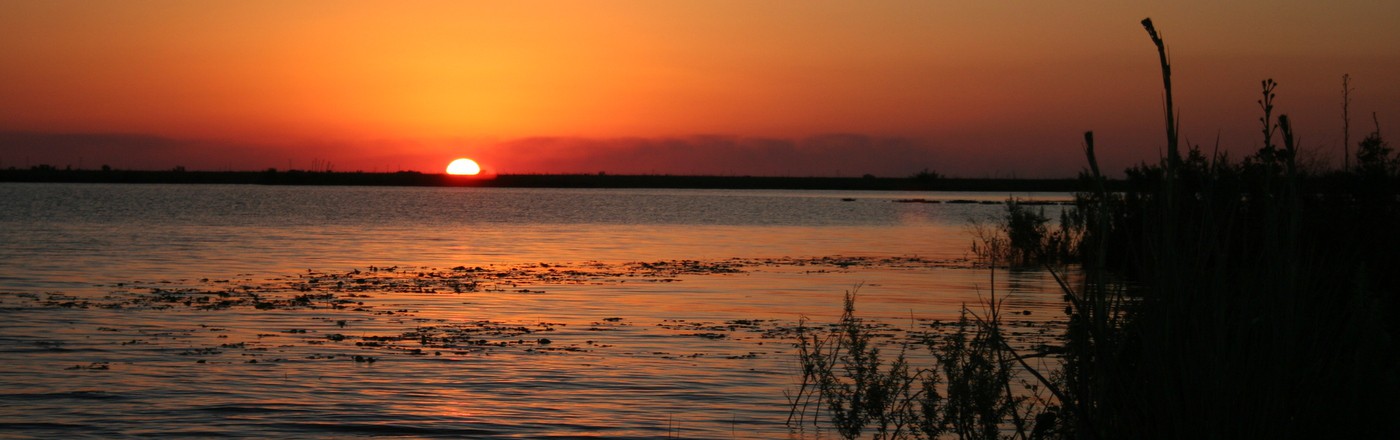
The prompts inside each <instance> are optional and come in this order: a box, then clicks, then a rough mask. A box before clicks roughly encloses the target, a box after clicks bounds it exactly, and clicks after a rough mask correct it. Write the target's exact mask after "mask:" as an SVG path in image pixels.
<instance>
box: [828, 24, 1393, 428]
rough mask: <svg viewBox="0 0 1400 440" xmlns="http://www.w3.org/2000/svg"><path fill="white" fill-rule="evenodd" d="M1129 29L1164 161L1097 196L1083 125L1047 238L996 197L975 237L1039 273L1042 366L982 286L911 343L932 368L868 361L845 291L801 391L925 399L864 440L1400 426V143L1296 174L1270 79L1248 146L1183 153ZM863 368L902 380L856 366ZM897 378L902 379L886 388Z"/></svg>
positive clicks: (1155, 38) (1289, 124)
mask: <svg viewBox="0 0 1400 440" xmlns="http://www.w3.org/2000/svg"><path fill="white" fill-rule="evenodd" d="M1143 25H1144V27H1145V28H1146V30H1147V31H1148V34H1149V36H1150V37H1151V39H1152V42H1153V44H1154V45H1155V46H1156V48H1157V50H1158V53H1159V56H1160V60H1161V64H1162V73H1163V80H1164V92H1165V100H1166V125H1167V143H1168V149H1167V154H1166V157H1164V158H1162V159H1161V160H1160V161H1158V162H1157V163H1155V164H1150V165H1149V164H1143V165H1140V166H1137V167H1133V168H1131V169H1129V170H1127V173H1126V174H1127V179H1126V182H1125V187H1126V188H1127V189H1126V190H1125V191H1121V192H1116V193H1110V192H1108V191H1106V190H1105V187H1106V185H1105V178H1104V176H1103V175H1102V173H1101V172H1100V170H1099V167H1098V163H1097V159H1096V155H1095V151H1094V150H1095V145H1094V138H1093V134H1092V132H1089V133H1086V134H1085V140H1084V144H1085V145H1084V146H1085V155H1086V158H1087V160H1088V164H1089V170H1088V171H1087V172H1085V173H1084V174H1083V175H1082V176H1081V180H1082V181H1083V182H1084V184H1085V190H1084V191H1083V192H1081V193H1079V194H1078V195H1077V196H1076V206H1075V208H1074V209H1073V210H1072V211H1073V212H1071V213H1070V214H1067V215H1066V216H1065V217H1063V218H1062V219H1061V222H1060V226H1059V228H1060V229H1059V230H1060V231H1066V232H1063V234H1064V235H1063V240H1062V241H1060V242H1057V241H1056V240H1060V239H1052V238H1048V237H1052V236H1053V235H1054V234H1052V233H1051V232H1050V229H1048V226H1047V223H1048V219H1046V218H1045V217H1044V215H1043V214H1039V213H1036V212H1030V211H1027V210H1023V209H1022V208H1021V207H1018V206H1017V205H1016V204H1015V203H1009V204H1008V212H1007V217H1006V219H1005V220H1004V222H1003V223H1001V224H1000V227H999V228H986V229H984V230H983V231H982V232H984V233H983V234H979V237H980V238H979V240H978V244H977V245H975V246H978V249H977V252H976V253H977V254H978V255H979V256H982V257H984V258H988V259H991V260H992V262H993V263H995V262H996V261H1002V262H1005V263H1008V264H1023V265H1024V264H1041V265H1043V267H1045V268H1046V269H1047V270H1049V271H1050V273H1051V274H1053V275H1054V276H1055V279H1056V280H1057V281H1058V282H1059V285H1060V287H1061V289H1062V290H1063V293H1064V295H1065V300H1066V302H1067V306H1068V311H1069V312H1070V320H1069V325H1068V326H1067V328H1066V330H1065V335H1064V346H1063V347H1059V348H1058V351H1059V352H1060V353H1061V354H1060V356H1059V357H1058V359H1059V363H1058V365H1057V366H1055V367H1052V368H1050V370H1048V371H1041V370H1039V369H1037V368H1032V366H1031V365H1029V364H1028V363H1026V362H1025V361H1024V360H1025V359H1026V358H1027V357H1028V356H1022V355H1018V354H1017V353H1016V351H1015V350H1014V349H1012V348H1011V347H1010V346H1009V345H1007V344H1006V343H1005V340H1004V339H1003V338H1002V336H1001V332H1000V331H999V327H1000V323H999V319H1000V316H999V313H998V312H997V310H998V307H999V303H998V301H997V299H996V296H995V294H994V292H993V294H992V295H991V296H990V298H989V299H988V300H987V301H986V302H985V303H984V310H985V311H984V313H983V314H980V315H979V314H976V313H973V312H972V311H971V310H968V309H967V308H964V311H963V315H962V318H961V319H960V320H959V323H958V327H957V331H955V332H953V333H951V334H947V335H945V336H942V337H939V338H937V339H938V341H939V342H928V341H923V342H922V343H921V348H924V349H927V350H930V352H931V353H932V355H933V357H934V358H935V359H936V361H937V364H938V365H937V366H936V367H911V366H909V365H907V363H906V361H905V360H904V357H903V355H902V353H901V356H899V357H898V358H896V361H895V362H894V363H892V364H891V366H890V367H888V368H886V369H884V370H881V365H882V363H881V361H880V358H879V356H878V352H872V351H871V350H872V349H871V348H869V347H871V345H870V344H869V343H868V340H867V339H863V338H865V336H862V335H861V334H860V333H861V327H860V326H859V325H858V324H859V321H858V320H855V319H854V318H853V313H852V311H853V303H854V299H853V297H852V296H848V298H847V307H846V316H844V317H843V319H842V323H841V324H840V326H839V327H840V331H836V332H832V333H831V334H830V335H828V336H827V338H828V339H825V340H824V343H823V345H820V346H818V345H817V344H816V342H817V341H818V340H817V339H816V338H812V339H810V341H809V340H804V342H803V344H804V345H805V346H807V347H808V348H806V349H804V350H803V351H802V353H803V357H804V358H806V357H808V356H812V355H814V354H815V355H817V357H820V358H822V359H825V360H824V361H822V362H825V363H824V364H822V365H825V366H827V367H828V369H827V370H822V369H817V370H814V371H816V373H815V376H814V378H815V379H816V380H817V383H819V384H823V385H818V386H816V387H813V388H812V389H813V390H814V391H812V392H814V393H817V394H821V395H823V396H825V395H826V394H835V395H839V396H842V397H836V398H834V399H833V398H828V401H830V402H831V403H843V402H854V401H856V400H857V399H860V398H863V397H859V396H868V395H871V393H872V392H876V393H878V392H887V391H888V390H889V389H887V390H886V391H870V390H862V389H861V388H860V387H859V386H856V387H848V386H845V385H842V384H845V383H848V382H849V383H864V384H876V385H877V386H887V385H888V386H893V387H894V388H890V389H893V390H896V391H907V390H910V389H912V390H914V391H913V392H912V393H907V392H906V394H908V395H910V396H913V397H917V398H922V399H924V400H923V401H927V402H929V403H928V404H929V405H931V407H932V408H934V410H931V411H925V412H922V413H916V414H915V416H916V418H915V419H914V421H913V422H902V423H900V424H896V426H932V427H933V428H934V429H928V430H923V431H908V432H905V431H899V430H894V431H883V430H881V431H878V434H877V436H876V437H877V438H886V437H888V438H896V437H900V435H903V436H904V437H910V438H932V437H938V436H940V435H942V436H956V437H958V438H1084V439H1119V438H1134V439H1145V438H1400V423H1397V421H1396V420H1395V419H1394V417H1393V416H1394V413H1395V411H1396V410H1397V409H1400V405H1397V404H1396V403H1395V402H1396V398H1397V395H1400V354H1397V353H1398V351H1397V349H1396V344H1395V341H1396V337H1397V336H1400V328H1397V325H1396V320H1395V319H1394V317H1395V316H1396V314H1397V313H1400V271H1396V270H1393V268H1392V266H1393V265H1394V263H1395V261H1397V258H1396V257H1397V256H1400V252H1397V251H1400V199H1397V195H1398V194H1400V157H1396V156H1395V153H1394V152H1393V150H1391V149H1390V148H1389V145H1388V144H1386V143H1385V141H1384V139H1383V138H1382V137H1381V133H1380V128H1379V127H1377V128H1376V130H1375V132H1373V133H1372V134H1371V135H1368V136H1367V137H1366V138H1365V139H1363V140H1362V141H1361V142H1360V143H1359V144H1358V145H1357V157H1356V158H1355V159H1356V162H1355V165H1354V167H1352V168H1350V169H1348V170H1342V171H1335V172H1332V173H1330V174H1326V175H1308V174H1306V173H1305V172H1303V171H1301V170H1300V167H1299V166H1298V165H1297V156H1298V154H1297V152H1298V151H1299V143H1300V140H1299V139H1298V138H1297V136H1296V135H1295V132H1294V130H1293V123H1294V121H1292V120H1291V119H1289V117H1288V116H1287V115H1286V114H1278V115H1277V116H1275V99H1276V97H1277V96H1276V94H1275V90H1276V89H1277V88H1278V87H1279V84H1278V83H1276V82H1274V81H1272V80H1265V81H1263V82H1262V83H1261V99H1260V100H1259V105H1260V109H1261V110H1262V112H1263V116H1262V117H1261V118H1260V122H1261V125H1262V129H1261V134H1262V136H1263V139H1262V144H1261V145H1262V146H1261V147H1260V148H1259V150H1258V151H1257V152H1255V153H1254V154H1252V155H1249V156H1247V157H1245V158H1244V159H1243V160H1241V161H1237V162H1236V161H1232V160H1231V159H1230V158H1229V157H1227V156H1226V155H1224V154H1210V155H1207V154H1206V153H1203V152H1202V151H1201V150H1200V148H1199V147H1192V148H1189V149H1188V151H1187V152H1186V154H1185V155H1184V157H1183V156H1182V155H1181V154H1179V150H1178V146H1177V127H1176V119H1175V114H1174V109H1173V108H1172V97H1171V80H1170V72H1171V69H1170V65H1169V63H1168V59H1167V56H1166V49H1165V43H1164V40H1163V39H1162V37H1161V35H1160V34H1159V33H1158V32H1157V30H1156V29H1155V27H1154V26H1153V25H1152V23H1151V21H1150V20H1144V21H1143ZM1276 137H1277V138H1278V139H1277V141H1278V143H1276ZM1059 243H1064V244H1063V245H1061V244H1059ZM1057 255H1058V256H1077V257H1078V261H1079V262H1080V263H1081V266H1080V268H1081V272H1082V275H1083V276H1082V277H1079V278H1077V279H1076V280H1075V281H1070V280H1069V279H1067V278H1066V277H1065V276H1064V275H1063V274H1064V271H1063V270H1062V269H1060V268H1059V266H1058V265H1056V264H1055V263H1054V262H1055V261H1056V258H1053V257H1055V256H1057ZM988 267H989V268H990V270H991V273H992V274H993V276H995V270H996V267H997V265H996V264H989V265H988ZM843 341H845V342H843ZM907 347H908V346H907V345H906V347H905V348H906V349H907ZM813 348H814V349H815V350H812V349H813ZM824 349H825V350H829V351H823V350H824ZM851 350H855V352H861V353H864V354H861V355H854V354H852V353H855V352H852V351H851ZM842 353H845V354H842ZM852 364H859V365H862V366H859V367H856V369H855V370H852V369H851V365H852ZM1012 366H1019V367H1020V368H1023V369H1024V370H1025V371H1026V372H1028V373H1029V374H1031V375H1032V376H1033V377H1034V378H1035V381H1034V383H1031V384H1028V385H1034V386H1035V387H1031V386H1025V387H1023V389H1026V390H1038V389H1044V390H1046V391H1047V392H1048V393H1049V397H1041V396H1040V395H1039V394H1031V393H1022V394H1019V395H1018V394H1016V393H1015V392H1013V391H1012V387H1011V386H1010V385H1011V383H1012V381H1013V380H1016V379H1015V378H1016V377H1018V376H1017V375H1014V374H1010V373H1009V372H1008V370H1007V369H1008V368H1011V367H1012ZM869 371H877V372H878V371H886V373H878V374H876V375H875V376H869V377H882V376H879V374H889V375H891V376H897V377H900V378H903V380H891V381H885V382H882V381H879V380H872V379H869V378H866V379H861V378H860V374H869V373H868V372H869ZM841 372H844V375H842V374H837V373H841ZM861 372H865V373H861ZM940 373H941V376H940ZM823 375H826V376H823ZM910 378H912V379H915V380H910ZM908 383H918V384H919V385H920V386H919V387H917V388H913V387H910V388H900V387H904V386H906V385H905V384H908ZM890 384H895V385H898V386H894V385H890ZM938 393H942V394H938ZM896 394H897V393H896ZM867 401H868V400H867ZM923 401H920V402H923ZM832 406H833V407H835V405H832ZM1032 407H1034V408H1038V409H1030V408H1032ZM869 408H870V409H869V411H876V410H878V408H880V407H879V406H878V405H876V406H870V407H869ZM890 408H901V407H900V406H898V405H895V406H890ZM880 417H881V416H877V415H875V414H865V415H863V416H861V417H844V418H841V419H840V420H841V421H840V423H838V428H840V429H839V432H841V433H842V435H843V436H844V437H847V438H854V437H856V436H859V435H860V434H861V430H860V429H861V428H862V427H863V426H865V425H863V423H864V422H868V421H870V420H880ZM895 417H906V416H905V415H902V414H897V415H895ZM918 417H922V418H918ZM814 420H815V418H814ZM843 427H844V428H843ZM887 433H892V434H889V435H887ZM920 436H924V437H920Z"/></svg>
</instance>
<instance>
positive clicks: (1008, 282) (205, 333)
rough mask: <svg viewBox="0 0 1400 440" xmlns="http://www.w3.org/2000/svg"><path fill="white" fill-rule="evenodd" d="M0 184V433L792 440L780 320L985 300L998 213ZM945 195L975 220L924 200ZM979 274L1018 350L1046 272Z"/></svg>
mask: <svg viewBox="0 0 1400 440" xmlns="http://www.w3.org/2000/svg"><path fill="white" fill-rule="evenodd" d="M0 192H3V193H4V197H3V198H0V200H4V202H3V203H5V204H6V206H5V209H4V210H3V213H2V214H0V223H3V224H4V226H5V227H4V228H3V231H4V232H0V233H3V234H4V235H5V237H4V238H5V241H4V242H5V243H6V245H4V247H3V248H0V249H3V252H4V255H3V260H4V261H5V265H6V266H5V267H6V270H5V275H4V277H5V278H4V279H3V280H2V281H0V283H3V288H0V291H3V294H0V308H3V309H5V314H6V316H7V319H6V320H5V322H4V323H3V324H0V326H3V331H0V338H3V341H0V346H2V347H3V351H0V353H2V354H3V360H4V362H5V364H6V368H5V369H4V371H3V373H0V386H3V391H0V392H3V394H4V398H5V400H6V401H7V402H10V403H9V404H7V405H6V406H5V409H4V410H3V411H4V412H3V414H0V417H2V418H3V420H0V423H3V424H4V430H5V431H7V432H11V433H21V434H22V435H33V436H38V437H43V436H74V435H77V436H90V437H108V436H128V435H147V434H150V435H161V434H172V435H188V436H211V435H220V436H225V435H232V436H239V435H243V436H253V437H266V436H296V437H306V436H312V437H335V436H342V435H381V434H389V435H414V436H428V437H436V436H445V437H452V436H570V435H603V436H608V437H659V436H665V435H680V436H682V437H690V438H695V437H701V438H712V437H730V436H731V435H734V436H739V437H745V436H750V437H764V438H770V437H775V436H788V435H802V434H800V433H794V432H793V431H792V430H790V429H789V427H787V426H785V425H784V422H785V421H786V419H787V416H788V407H787V400H786V399H785V398H784V391H785V390H788V389H790V388H792V387H793V386H795V385H796V382H797V380H798V379H797V378H798V377H799V376H800V374H799V371H798V370H799V366H798V361H797V358H796V352H795V351H794V347H793V342H794V341H795V340H794V339H793V337H794V335H793V331H794V329H795V326H796V324H797V323H798V321H799V319H800V318H801V317H803V316H806V317H809V318H811V319H813V320H819V321H823V322H830V321H834V320H835V319H836V318H837V317H838V316H839V315H840V314H841V309H840V306H841V297H842V294H843V293H844V292H845V291H846V290H849V289H851V288H853V286H856V285H858V284H859V285H861V287H860V291H861V295H862V302H861V312H862V315H864V316H869V317H871V319H874V320H878V321H879V322H881V323H882V325H883V326H885V327H886V328H887V329H888V332H889V333H890V334H898V335H903V334H910V335H913V334H916V333H919V332H926V331H931V329H933V327H932V326H931V324H932V323H933V322H934V321H943V322H948V321H951V320H955V319H956V317H957V313H958V310H959V308H960V307H961V306H962V304H964V303H970V302H975V301H976V300H977V298H978V290H977V289H978V288H987V287H988V282H989V281H988V280H987V278H986V272H985V271H981V270H977V269H974V268H972V263H971V262H970V261H969V258H971V255H970V254H969V251H968V248H969V244H970V243H971V240H972V238H971V236H970V235H969V233H968V229H967V225H968V222H969V221H971V220H973V219H981V218H991V217H995V216H997V215H999V214H1000V213H1001V212H1003V211H1004V207H1003V206H1002V205H1000V204H997V203H998V202H999V201H1000V200H1003V199H1004V198H1005V197H1006V196H1007V195H1006V194H968V193H956V194H953V193H933V192H924V193H909V192H892V193H882V192H847V191H741V190H643V189H576V190H536V189H504V188H383V187H306V188H291V187H268V186H244V185H107V184H19V183H15V184H4V185H0ZM1022 196H1026V195H1024V194H1023V195H1022ZM1040 198H1041V199H1044V200H1052V201H1062V200H1067V199H1068V198H1067V196H1065V195H1062V194H1050V195H1043V196H1040ZM911 199H921V201H923V202H924V203H907V201H908V200H911ZM953 200H973V201H979V202H980V201H986V202H988V203H987V204H982V203H928V202H942V201H953ZM899 201H905V202H906V203H898V202H899ZM1046 208H1047V209H1058V207H1055V206H1048V207H1046ZM997 283H998V286H997V288H998V289H999V291H1002V292H1007V294H1008V295H1011V297H1012V298H1013V299H1012V302H1011V305H1010V307H1012V308H1015V309H1016V311H1017V312H1021V311H1026V312H1030V314H1029V315H1018V318H1017V319H1018V320H1019V321H1017V323H1016V324H1015V325H1017V326H1018V327H1024V330H1020V329H1018V330H1017V331H1020V332H1023V333H1024V336H1025V338H1024V339H1025V340H1026V341H1027V343H1028V344H1033V343H1036V341H1041V340H1043V339H1044V338H1048V337H1049V336H1050V335H1052V334H1053V333H1047V332H1044V331H1041V330H1037V329H1036V328H1035V325H1039V324H1038V323H1041V322H1044V321H1055V320H1056V319H1062V317H1063V312H1062V311H1060V309H1062V308H1063V305H1062V303H1061V302H1060V299H1059V297H1058V293H1057V292H1056V291H1054V290H1053V286H1054V281H1053V279H1050V278H1049V277H1048V276H1047V275H1046V274H1044V273H1041V272H1038V271H1027V272H1018V273H1014V274H1005V275H1003V276H1001V277H999V278H998V280H997ZM1020 321H1024V322H1020ZM35 414H41V415H42V417H34V415H35ZM810 434H811V430H808V431H807V435H810Z"/></svg>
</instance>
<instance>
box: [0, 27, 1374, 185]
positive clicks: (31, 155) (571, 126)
mask: <svg viewBox="0 0 1400 440" xmlns="http://www.w3.org/2000/svg"><path fill="white" fill-rule="evenodd" d="M0 3H2V4H0V57H3V60H4V61H3V62H0V79H3V81H0V167H4V168H8V167H12V166H13V167H28V166H32V165H38V164H51V165H55V166H59V167H63V166H72V167H75V168H79V167H81V168H97V167H100V166H101V165H110V166H112V167H115V168H136V169H166V168H171V167H175V166H185V167H186V168H188V169H206V170H228V169H232V170H259V169H266V168H274V167H275V168H278V169H288V168H295V169H310V168H332V169H334V170H337V171H354V170H363V171H396V170H417V171H424V172H435V173H436V172H442V170H443V168H444V167H446V165H447V163H448V162H449V161H451V160H452V159H453V158H456V157H471V158H474V159H476V160H477V161H478V162H481V164H482V165H483V167H485V168H487V169H488V170H491V171H493V172H498V173H572V172H587V173H593V172H599V171H605V172H608V173H612V174H631V173H648V174H720V175H780V176H781V175H792V176H808V175H824V176H858V175H861V174H866V173H870V174H875V175H879V176H904V175H909V174H912V173H915V172H918V171H919V170H922V169H925V168H928V169H932V170H936V171H938V172H941V173H944V174H949V175H954V176H963V177H985V176H1002V177H1005V176H1045V177H1054V176H1071V175H1073V174H1074V173H1076V172H1077V171H1078V170H1079V169H1081V168H1082V163H1083V157H1082V155H1081V134H1082V132H1083V131H1085V130H1094V131H1095V132H1096V135H1097V138H1098V141H1099V145H1098V150H1099V151H1100V153H1101V155H1102V161H1103V162H1104V164H1105V167H1106V168H1109V169H1113V170H1121V169H1122V168H1123V167H1125V166H1128V165H1130V164H1133V163H1137V162H1140V161H1144V160H1154V159H1153V158H1155V157H1156V155H1157V154H1158V152H1159V151H1160V149H1161V148H1162V146H1163V144H1164V141H1163V134H1162V133H1163V127H1162V121H1161V117H1162V107H1161V103H1162V99H1161V92H1160V90H1161V77H1160V73H1159V68H1158V65H1157V55H1156V53H1155V49H1154V48H1153V46H1152V44H1151V42H1150V40H1149V39H1148V37H1147V34H1146V32H1144V31H1143V29H1142V27H1141V25H1140V24H1139V21H1140V20H1141V19H1142V18H1144V17H1151V18H1152V19H1153V21H1154V22H1155V23H1156V25H1157V28H1158V29H1159V30H1160V31H1161V32H1162V34H1163V36H1164V38H1165V39H1166V41H1167V44H1168V46H1169V48H1170V49H1171V53H1172V61H1173V64H1174V66H1173V68H1174V73H1175V74H1176V76H1175V80H1176V90H1177V91H1178V94H1177V103H1178V105H1179V109H1180V111H1181V116H1182V118H1181V121H1182V134H1183V136H1184V137H1185V138H1186V139H1187V140H1189V141H1190V142H1191V143H1193V144H1199V145H1202V146H1203V147H1204V148H1206V149H1207V150H1211V149H1213V148H1215V145H1216V142H1217V139H1219V143H1220V146H1221V149H1222V150H1227V151H1230V152H1231V153H1232V155H1234V156H1235V157H1239V156H1240V155H1243V154H1247V153H1248V152H1251V151H1253V150H1254V149H1257V148H1258V147H1259V145H1260V143H1261V139H1260V138H1261V135H1260V134H1259V130H1260V126H1259V121H1258V118H1259V116H1260V111H1259V109H1258V106H1257V104H1256V102H1255V101H1256V100H1257V99H1259V82H1260V80H1263V79H1265V78H1273V79H1275V80H1276V81H1278V83H1279V84H1280V85H1279V87H1278V89H1277V91H1276V93H1277V94H1278V98H1277V103H1276V104H1277V108H1276V113H1287V114H1289V115H1290V117H1291V118H1292V119H1293V120H1294V123H1295V125H1296V127H1297V129H1298V131H1299V133H1300V134H1301V139H1302V143H1303V145H1304V146H1305V147H1306V149H1308V150H1310V155H1311V156H1312V157H1315V158H1317V159H1320V160H1324V161H1327V162H1329V163H1331V164H1332V165H1334V166H1337V165H1340V163H1341V160H1342V138H1343V134H1342V115H1341V101H1342V97H1341V95H1342V83H1341V78H1342V75H1343V74H1347V73H1349V74H1350V75H1351V78H1352V87H1353V88H1354V89H1355V91H1354V92H1353V93H1352V104H1351V114H1352V123H1351V125H1352V129H1351V139H1352V142H1353V143H1355V142H1356V141H1357V140H1359V139H1360V138H1361V137H1362V136H1364V135H1365V133H1367V132H1370V131H1372V130H1373V129H1374V126H1375V124H1374V123H1373V122H1372V116H1371V115H1372V112H1375V113H1376V114H1377V115H1378V119H1379V123H1380V126H1381V129H1382V133H1397V135H1393V136H1392V137H1394V136H1400V26H1397V23H1400V2H1395V1H1391V0H1375V1H1361V0H1353V1H1335V2H1317V1H1255V0H1251V1H1234V2H1217V1H1180V0H1178V1H1170V2H1166V1H1163V2H1137V1H1134V2H1123V1H1065V2H1029V1H1026V2H1020V1H1016V2H1011V1H931V0H930V1H862V2H855V1H810V0H808V1H714V0H710V1H682V0H677V1H557V2H534V1H490V2H487V1H479V2H477V1H443V2H422V1H410V2H353V1H0ZM1392 144H1394V142H1392Z"/></svg>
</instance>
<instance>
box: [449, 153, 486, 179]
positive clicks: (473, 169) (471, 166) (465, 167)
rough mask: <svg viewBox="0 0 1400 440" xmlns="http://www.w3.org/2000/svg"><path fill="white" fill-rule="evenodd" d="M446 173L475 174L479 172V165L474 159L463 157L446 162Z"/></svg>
mask: <svg viewBox="0 0 1400 440" xmlns="http://www.w3.org/2000/svg"><path fill="white" fill-rule="evenodd" d="M447 174H453V175H458V176H475V175H477V174H481V165H477V164H476V161H474V160H471V159H467V158H465V157H464V158H461V159H457V160H454V161H452V163H450V164H447Z"/></svg>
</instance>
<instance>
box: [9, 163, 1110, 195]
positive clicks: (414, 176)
mask: <svg viewBox="0 0 1400 440" xmlns="http://www.w3.org/2000/svg"><path fill="white" fill-rule="evenodd" d="M0 182H47V183H147V184H149V183H159V184H244V185H307V186H440V187H488V188H674V189H806V190H858V191H1010V192H1074V191H1079V190H1080V189H1082V187H1081V186H1080V182H1079V180H1078V179H995V178H984V179H968V178H947V177H935V178H929V177H926V176H920V177H873V176H865V177H774V176H673V175H612V174H601V173H600V174H501V175H496V176H491V177H475V176H453V175H446V174H425V173H419V172H414V171H401V172H394V173H366V172H332V171H301V170H290V171H277V170H267V171H183V170H169V171H135V170H65V169H57V168H44V167H39V168H31V169H14V168H11V169H4V170H0Z"/></svg>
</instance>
